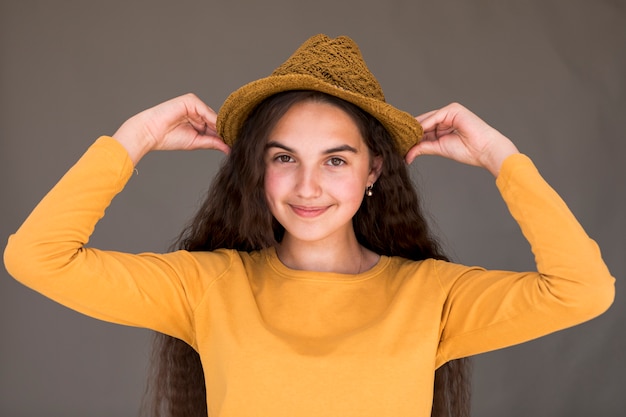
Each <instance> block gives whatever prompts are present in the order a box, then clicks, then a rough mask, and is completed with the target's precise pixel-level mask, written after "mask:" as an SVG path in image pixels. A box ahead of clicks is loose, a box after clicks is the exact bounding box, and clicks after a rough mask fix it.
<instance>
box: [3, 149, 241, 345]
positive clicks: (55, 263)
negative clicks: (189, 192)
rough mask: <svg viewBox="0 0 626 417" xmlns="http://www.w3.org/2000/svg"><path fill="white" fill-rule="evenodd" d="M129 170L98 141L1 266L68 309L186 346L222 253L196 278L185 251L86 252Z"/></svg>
mask: <svg viewBox="0 0 626 417" xmlns="http://www.w3.org/2000/svg"><path fill="white" fill-rule="evenodd" d="M132 172H133V165H132V162H131V161H130V159H129V158H128V154H127V153H126V150H125V149H124V148H123V147H122V146H121V145H120V144H119V143H118V142H117V141H116V140H115V139H113V138H110V137H101V138H99V139H98V140H97V141H96V142H95V143H94V144H93V145H92V146H91V147H90V148H89V150H88V151H87V152H86V153H85V154H84V155H83V156H82V157H81V159H80V160H79V161H78V162H77V163H76V164H75V165H74V166H73V167H72V168H71V169H70V170H69V171H68V172H67V173H66V174H65V175H64V176H63V178H62V179H61V180H60V181H59V182H58V183H57V185H56V186H55V187H54V188H53V189H52V190H51V191H50V192H49V193H48V194H47V195H46V196H45V197H44V198H43V200H42V201H41V202H40V203H39V204H38V205H37V207H36V208H35V209H34V210H33V212H32V213H31V214H30V216H29V217H28V218H27V219H26V221H25V222H24V223H23V225H22V226H21V227H20V228H19V229H18V231H17V232H16V233H15V234H14V235H12V236H10V237H9V241H8V244H7V246H6V249H5V252H4V262H5V266H6V268H7V271H8V272H9V273H10V274H11V275H12V276H13V277H14V278H16V279H17V280H18V281H20V282H22V283H23V284H24V285H26V286H28V287H30V288H32V289H34V290H36V291H38V292H40V293H42V294H43V295H45V296H47V297H49V298H51V299H53V300H55V301H57V302H59V303H61V304H63V305H65V306H67V307H69V308H72V309H74V310H77V311H79V312H81V313H84V314H87V315H89V316H92V317H95V318H98V319H101V320H106V321H110V322H114V323H119V324H125V325H131V326H138V327H146V328H151V329H154V330H157V331H160V332H163V333H166V334H169V335H171V336H174V337H178V338H180V339H182V340H185V341H186V342H188V343H190V344H192V345H193V344H194V343H195V335H194V331H193V309H194V307H195V305H196V304H197V303H198V302H199V298H200V297H201V296H202V293H203V292H204V288H206V286H208V285H209V283H208V282H206V281H207V280H208V279H210V278H211V274H213V276H214V277H217V276H218V275H219V274H220V273H221V271H223V270H224V269H225V268H226V266H227V265H228V262H229V260H228V259H227V258H228V256H227V255H226V254H224V253H222V254H214V255H213V256H214V258H215V259H214V262H212V263H210V264H211V265H212V268H213V270H212V271H206V268H205V267H204V265H203V266H202V268H204V269H203V271H202V273H200V272H199V271H200V270H201V266H200V263H199V262H198V259H197V255H193V254H192V253H189V252H185V251H178V252H174V253H169V254H152V253H144V254H138V255H134V254H127V253H120V252H113V251H103V250H98V249H94V248H88V247H87V246H86V245H87V242H88V240H89V237H90V235H91V234H92V232H93V230H94V228H95V225H96V223H97V222H98V221H99V220H100V218H102V217H103V216H104V212H105V209H106V208H107V207H108V206H109V204H110V202H111V200H112V199H113V197H114V196H115V195H116V194H117V193H119V192H120V191H121V190H122V189H123V187H124V186H125V184H126V182H127V181H128V179H129V178H130V176H131V174H132ZM207 272H209V274H208V278H207ZM203 279H204V280H203Z"/></svg>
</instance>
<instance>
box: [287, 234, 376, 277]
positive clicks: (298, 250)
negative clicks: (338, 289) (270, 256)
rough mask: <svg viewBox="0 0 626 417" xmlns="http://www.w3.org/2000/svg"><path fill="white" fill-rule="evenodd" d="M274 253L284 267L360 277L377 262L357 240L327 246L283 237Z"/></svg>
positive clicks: (326, 244) (347, 240)
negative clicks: (357, 275)
mask: <svg viewBox="0 0 626 417" xmlns="http://www.w3.org/2000/svg"><path fill="white" fill-rule="evenodd" d="M276 253H277V254H278V258H279V259H280V261H281V262H282V263H283V264H284V265H285V266H287V267H289V268H291V269H298V270H306V271H318V272H337V273H343V274H359V273H361V272H365V271H367V270H368V269H370V268H372V267H373V266H374V265H375V264H376V263H377V262H378V255H377V254H375V253H373V252H371V251H369V250H368V249H366V248H364V247H363V246H361V245H360V244H359V242H358V241H357V240H356V237H353V238H352V239H344V240H343V241H342V242H340V243H337V242H335V243H329V242H326V241H324V242H302V241H298V240H296V239H293V238H291V237H290V236H289V235H286V236H285V238H284V239H283V241H282V242H281V243H280V244H279V245H278V246H277V247H276Z"/></svg>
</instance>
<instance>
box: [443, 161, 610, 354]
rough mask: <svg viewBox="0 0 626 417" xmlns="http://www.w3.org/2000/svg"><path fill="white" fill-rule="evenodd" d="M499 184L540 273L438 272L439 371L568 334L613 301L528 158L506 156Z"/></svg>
mask: <svg viewBox="0 0 626 417" xmlns="http://www.w3.org/2000/svg"><path fill="white" fill-rule="evenodd" d="M496 185H497V187H498V189H499V190H500V192H501V194H502V197H503V199H504V201H505V202H506V204H507V207H508V208H509V211H510V212H511V215H512V216H513V218H514V219H515V220H516V221H517V222H518V224H519V226H520V228H521V230H522V233H523V234H524V236H525V237H526V239H527V240H528V242H529V243H530V246H531V249H532V252H533V254H534V256H535V261H536V266H537V271H536V272H524V273H511V272H505V271H485V270H483V269H481V268H467V267H461V266H455V265H449V264H445V265H444V264H442V265H439V267H438V271H439V275H440V279H441V281H442V286H443V290H444V292H446V293H447V296H446V298H447V299H446V304H445V306H444V312H443V317H442V335H441V345H440V352H439V354H440V358H439V360H438V362H439V364H441V363H442V362H444V361H445V360H449V359H454V358H459V357H464V356H469V355H473V354H477V353H481V352H485V351H489V350H494V349H498V348H501V347H506V346H510V345H513V344H516V343H521V342H524V341H527V340H529V339H533V338H536V337H540V336H542V335H545V334H548V333H551V332H554V331H556V330H560V329H563V328H566V327H570V326H573V325H576V324H579V323H581V322H584V321H586V320H589V319H591V318H594V317H596V316H597V315H599V314H601V313H602V312H604V311H605V310H606V309H607V308H608V307H609V306H610V305H611V303H612V302H613V298H614V295H615V288H614V281H615V280H614V278H613V277H612V276H611V274H610V272H609V270H608V268H607V267H606V265H605V263H604V261H603V260H602V257H601V254H600V250H599V248H598V245H597V244H596V243H595V242H594V241H593V240H592V239H590V238H589V237H588V236H587V234H586V233H585V231H584V230H583V228H582V226H581V225H580V224H579V222H578V221H577V220H576V218H575V217H574V215H573V214H572V213H571V211H570V210H569V209H568V207H567V206H566V204H565V203H564V202H563V200H562V199H561V198H560V197H559V195H558V194H557V193H556V192H555V191H554V190H553V189H552V188H551V187H550V186H549V185H548V184H547V183H546V182H545V180H543V178H542V177H541V176H540V174H539V172H538V171H537V169H536V168H535V166H534V165H533V164H532V162H531V161H530V159H528V157H526V156H524V155H521V154H518V155H513V156H511V157H509V158H508V159H507V160H506V161H505V163H504V166H503V168H502V171H501V173H500V175H499V177H498V178H497V180H496Z"/></svg>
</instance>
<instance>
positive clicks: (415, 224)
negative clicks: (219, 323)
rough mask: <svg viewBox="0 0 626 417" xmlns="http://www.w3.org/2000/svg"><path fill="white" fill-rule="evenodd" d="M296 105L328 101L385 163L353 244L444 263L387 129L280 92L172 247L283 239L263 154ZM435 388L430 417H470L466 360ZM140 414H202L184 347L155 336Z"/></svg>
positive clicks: (198, 385) (351, 110)
mask: <svg viewBox="0 0 626 417" xmlns="http://www.w3.org/2000/svg"><path fill="white" fill-rule="evenodd" d="M302 101H315V102H322V103H329V104H332V105H335V106H337V107H339V108H340V109H343V110H344V111H345V112H346V113H347V114H349V115H350V116H351V117H352V119H353V120H354V121H355V123H356V124H357V126H358V127H359V129H360V131H361V134H362V136H363V138H364V139H365V142H366V144H367V146H368V148H369V150H370V152H371V154H372V155H375V156H381V157H382V159H383V167H382V172H381V174H380V177H379V178H378V180H377V182H376V189H375V191H376V198H364V199H363V203H362V204H361V207H360V208H359V210H358V211H357V213H356V214H355V216H354V218H353V226H354V231H355V234H356V237H357V239H358V241H359V243H360V244H361V245H363V246H364V247H366V248H368V249H370V250H372V251H374V252H376V253H378V254H380V255H387V256H402V257H404V258H408V259H412V260H416V261H418V260H423V259H427V258H435V259H444V260H446V259H447V258H446V257H445V255H444V254H443V252H442V250H441V248H440V246H439V244H438V243H437V241H436V239H435V238H434V237H433V236H432V235H431V233H430V231H429V228H428V226H427V222H426V220H425V218H424V215H423V214H422V209H421V206H420V202H419V199H418V195H417V192H416V190H415V187H414V185H413V183H412V181H411V179H410V175H409V173H408V170H407V166H406V164H405V162H404V160H403V158H402V157H401V155H400V154H399V152H398V151H397V150H396V148H395V145H394V142H393V140H392V138H391V137H390V135H389V133H388V132H387V130H386V129H385V128H384V127H383V126H382V125H381V124H380V122H379V121H378V120H377V119H375V118H374V117H372V116H370V115H369V114H367V113H365V112H364V111H363V110H361V109H360V108H358V107H356V106H354V105H352V104H350V103H348V102H345V101H343V100H341V99H338V98H335V97H332V96H329V95H326V94H323V93H319V92H315V91H290V92H285V93H279V94H276V95H274V96H272V97H270V98H268V99H266V100H265V101H264V102H262V103H261V104H260V105H259V106H257V108H256V109H255V110H254V111H253V112H252V114H251V115H250V116H249V117H248V119H247V120H246V122H245V124H244V126H243V127H242V131H241V134H240V137H239V138H238V140H237V141H236V142H235V144H234V145H233V147H232V150H231V153H230V156H229V157H228V158H226V159H225V161H224V163H223V165H222V166H221V169H220V170H219V172H218V174H217V175H216V177H215V179H214V181H213V183H212V186H211V188H210V189H209V191H208V194H207V196H206V198H205V200H204V202H203V204H202V205H201V207H200V209H199V211H198V212H197V214H196V215H195V217H194V218H193V219H192V220H191V222H190V223H189V224H188V226H187V227H186V228H185V229H184V230H183V232H182V233H181V235H180V236H179V238H178V240H177V241H176V244H175V245H174V248H176V249H185V250H189V251H209V250H215V249H219V248H229V249H236V250H239V251H255V250H260V249H263V248H267V247H270V246H273V245H276V244H277V243H279V242H280V241H281V239H282V237H283V235H284V228H283V227H282V226H281V225H280V224H279V223H278V222H277V221H276V220H275V219H274V217H273V216H272V214H271V213H270V211H269V209H268V207H267V203H266V201H265V191H264V173H265V162H264V157H263V156H264V152H265V145H266V143H267V139H268V135H269V134H270V132H271V131H272V129H273V127H274V126H275V125H276V123H277V122H278V120H279V119H280V118H281V117H282V116H283V115H284V114H285V113H286V112H287V110H288V109H289V108H290V107H291V106H293V105H294V104H296V103H299V102H302ZM433 388H434V400H433V409H432V416H433V417H467V416H469V414H470V369H469V360H468V359H466V358H464V359H458V360H454V361H451V362H448V363H446V364H444V365H443V366H441V367H440V368H439V369H438V370H437V371H436V372H435V384H434V387H433ZM142 411H143V412H144V413H147V415H149V416H151V417H161V416H163V417H206V416H207V404H206V388H205V384H204V373H203V370H202V364H201V362H200V357H199V355H198V353H197V352H196V351H195V350H193V349H192V348H191V347H190V346H189V345H187V344H186V343H184V342H183V341H181V340H178V339H176V338H173V337H170V336H167V335H163V334H159V333H157V334H156V336H155V341H154V346H153V356H152V363H151V372H150V375H149V380H148V385H147V391H146V396H145V397H144V403H143V406H142Z"/></svg>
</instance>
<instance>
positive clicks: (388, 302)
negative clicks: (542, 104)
mask: <svg viewBox="0 0 626 417" xmlns="http://www.w3.org/2000/svg"><path fill="white" fill-rule="evenodd" d="M132 172H133V166H132V164H131V161H130V160H129V159H128V156H127V154H126V152H125V150H124V149H123V147H121V146H120V145H119V144H118V142H117V141H115V140H114V139H111V138H108V137H102V138H100V139H99V140H98V141H97V142H96V143H95V144H94V145H93V146H92V147H91V148H90V149H89V150H88V151H87V153H86V154H85V155H84V156H83V157H82V158H81V160H80V161H79V162H78V163H77V164H76V165H75V166H74V167H73V168H72V169H71V170H70V171H69V172H68V173H67V174H66V175H65V176H64V178H63V179H62V180H61V181H60V182H59V183H58V184H57V185H56V186H55V187H54V188H53V190H52V191H51V192H50V193H49V194H48V195H47V196H46V197H45V198H44V199H43V200H42V201H41V203H40V204H39V205H38V207H37V208H36V209H35V210H34V211H33V213H32V214H31V215H30V217H29V218H28V219H27V220H26V222H25V223H24V224H23V225H22V227H21V228H20V229H19V230H18V232H17V233H16V234H15V235H13V236H11V238H10V239H9V244H8V246H7V248H6V250H5V264H6V267H7V269H8V271H9V272H10V273H11V274H12V275H13V276H14V277H15V278H16V279H18V280H20V281H21V282H23V283H24V284H25V285H27V286H29V287H31V288H33V289H35V290H37V291H39V292H41V293H42V294H44V295H46V296H47V297H50V298H52V299H54V300H56V301H58V302H60V303H62V304H64V305H66V306H68V307H70V308H72V309H75V310H78V311H80V312H82V313H84V314H87V315H90V316H93V317H96V318H99V319H102V320H107V321H111V322H115V323H120V324H126V325H131V326H140V327H146V328H151V329H154V330H157V331H159V332H163V333H166V334H169V335H172V336H175V337H178V338H180V339H182V340H185V341H186V342H188V343H189V344H190V345H192V346H193V347H194V348H195V349H196V350H197V351H198V352H199V353H200V356H201V358H202V362H203V364H204V369H205V375H206V385H207V402H208V406H209V415H210V416H212V417H218V416H220V417H227V416H264V417H267V416H272V417H279V416H290V417H292V416H315V417H319V416H338V417H339V416H341V417H345V416H360V417H363V416H377V417H379V416H421V417H426V416H430V409H431V401H432V386H433V374H434V371H435V369H436V368H437V367H438V366H440V365H442V364H443V363H445V362H446V361H448V360H451V359H455V358H460V357H465V356H469V355H473V354H477V353H481V352H485V351H489V350H493V349H498V348H502V347H504V346H509V345H512V344H515V343H520V342H524V341H526V340H529V339H533V338H536V337H539V336H542V335H545V334H548V333H550V332H553V331H556V330H559V329H563V328H565V327H568V326H572V325H575V324H577V323H580V322H583V321H585V320H588V319H590V318H592V317H595V316H597V315H598V314H600V313H602V312H603V311H604V310H606V309H607V308H608V307H609V306H610V305H611V303H612V301H613V297H614V279H613V277H612V276H611V275H610V273H609V271H608V270H607V268H606V266H605V264H604V262H603V261H602V259H601V255H600V252H599V250H598V247H597V245H596V244H595V243H594V242H593V241H592V240H590V239H589V238H588V237H587V235H586V234H585V232H584V231H583V229H582V228H581V226H580V225H579V224H578V222H577V221H576V219H575V218H574V217H573V216H572V214H571V213H570V212H569V210H568V209H567V207H566V205H565V204H564V203H563V202H562V201H561V199H560V198H559V196H558V195H557V194H556V193H555V192H554V191H553V190H552V189H551V188H550V187H549V186H548V185H547V184H546V183H545V182H544V181H543V179H542V178H541V177H540V176H539V174H538V172H537V171H536V169H535V167H534V166H533V164H532V163H531V162H530V160H529V159H528V158H527V157H525V156H523V155H515V156H511V157H509V158H508V159H507V160H506V161H505V163H504V166H503V167H502V170H501V173H500V176H499V177H498V179H497V181H496V183H497V186H498V187H499V189H500V191H501V193H502V196H503V198H504V200H505V201H506V203H507V205H508V207H509V209H510V211H511V213H512V215H513V216H514V218H515V219H516V220H517V221H518V223H519V225H520V227H521V229H522V231H523V233H524V235H525V236H526V238H527V239H528V241H529V242H530V244H531V246H532V250H533V252H534V254H535V257H536V262H537V270H538V271H539V272H522V273H517V272H506V271H486V270H484V269H481V268H477V267H466V266H462V265H457V264H453V263H448V262H443V261H435V260H425V261H421V262H414V261H408V260H406V259H402V258H394V257H391V258H390V257H385V256H383V257H382V258H381V260H380V262H379V263H378V264H377V265H376V266H375V267H374V268H373V269H371V270H369V271H367V272H365V273H362V274H359V275H346V274H336V273H319V272H309V271H295V270H290V269H289V268H287V267H286V266H284V265H283V264H281V262H280V261H279V259H278V258H277V257H276V253H275V251H274V250H273V249H268V250H264V251H260V252H254V253H239V252H236V251H232V250H218V251H215V252H212V253H207V252H191V253H190V252H185V251H178V252H174V253H167V254H152V253H145V254H139V255H134V254H125V253H119V252H110V251H101V250H97V249H92V248H87V247H85V245H86V243H87V241H88V239H89V236H90V234H91V233H92V231H93V229H94V227H95V225H96V223H97V222H98V220H99V219H100V218H101V217H102V216H103V215H104V210H105V208H106V207H107V206H108V204H109V203H110V201H111V199H112V198H113V197H114V196H115V195H116V194H117V193H118V192H120V191H121V190H122V188H123V187H124V185H125V184H126V182H127V180H128V178H129V177H130V176H131V173H132Z"/></svg>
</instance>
